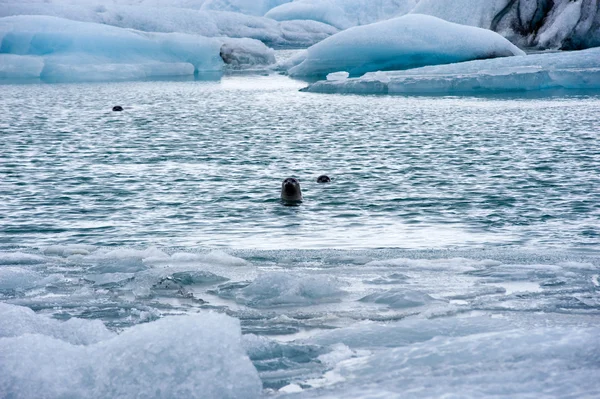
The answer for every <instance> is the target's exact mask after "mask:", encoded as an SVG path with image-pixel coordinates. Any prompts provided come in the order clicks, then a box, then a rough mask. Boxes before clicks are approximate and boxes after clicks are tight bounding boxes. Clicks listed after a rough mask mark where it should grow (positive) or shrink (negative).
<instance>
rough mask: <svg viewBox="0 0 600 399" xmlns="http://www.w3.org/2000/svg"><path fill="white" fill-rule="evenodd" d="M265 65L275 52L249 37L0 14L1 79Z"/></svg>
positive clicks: (91, 77) (121, 76)
mask: <svg viewBox="0 0 600 399" xmlns="http://www.w3.org/2000/svg"><path fill="white" fill-rule="evenodd" d="M224 48H225V49H227V54H228V56H227V58H226V62H227V63H229V64H233V65H235V66H236V67H241V66H249V65H250V66H252V65H255V64H256V63H258V64H263V63H266V64H269V63H273V62H274V61H275V58H274V54H273V50H271V49H269V48H267V47H266V46H265V45H264V44H262V43H260V42H259V41H255V40H252V39H233V38H224V39H217V38H206V37H202V36H195V35H187V34H181V33H147V32H139V31H133V30H128V29H121V28H117V27H113V26H107V25H101V24H95V23H85V22H76V21H71V20H67V19H61V18H55V17H48V16H15V17H6V18H0V79H32V78H38V79H41V80H42V81H116V80H136V79H149V78H159V77H167V76H169V77H173V76H193V75H194V74H199V73H203V72H220V71H221V70H222V69H223V66H224V59H225V58H223V54H222V52H223V49H224Z"/></svg>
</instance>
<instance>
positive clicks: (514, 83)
mask: <svg viewBox="0 0 600 399" xmlns="http://www.w3.org/2000/svg"><path fill="white" fill-rule="evenodd" d="M543 89H600V48H593V49H587V50H581V51H572V52H557V53H543V54H533V55H528V56H525V57H507V58H501V59H493V60H477V61H471V62H464V63H456V64H451V65H438V66H427V67H423V68H416V69H411V70H407V71H394V72H376V73H367V74H365V75H364V76H362V77H360V78H358V79H347V80H343V81H339V80H338V81H332V80H328V81H319V82H316V83H314V84H312V85H311V86H309V87H308V88H307V89H306V90H307V91H311V92H322V93H357V94H446V93H477V92H487V93H493V92H507V91H527V90H543Z"/></svg>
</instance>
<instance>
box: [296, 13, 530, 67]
mask: <svg viewBox="0 0 600 399" xmlns="http://www.w3.org/2000/svg"><path fill="white" fill-rule="evenodd" d="M513 55H524V53H523V51H521V50H519V49H518V48H517V47H516V46H514V45H513V44H511V43H510V42H509V41H508V40H506V39H504V38H503V37H502V36H500V35H498V34H497V33H494V32H492V31H489V30H485V29H480V28H475V27H471V26H463V25H458V24H454V23H451V22H446V21H444V20H441V19H439V18H436V17H431V16H428V15H418V14H412V15H405V16H402V17H398V18H394V19H390V20H387V21H383V22H377V23H374V24H371V25H364V26H358V27H354V28H350V29H347V30H345V31H342V32H340V33H337V34H335V35H333V36H331V37H329V38H327V39H325V40H323V41H321V42H319V43H317V44H315V45H314V46H312V47H310V48H308V49H307V50H306V52H305V53H304V55H303V57H304V59H302V58H297V59H296V60H295V61H294V62H296V63H297V65H295V66H292V67H291V68H289V70H288V72H289V74H290V75H291V76H295V77H325V76H326V75H327V74H328V73H330V72H336V71H346V72H348V73H349V74H350V76H360V75H362V74H364V73H366V72H371V71H378V70H399V69H409V68H416V67H421V66H425V65H437V64H449V63H453V62H461V61H469V60H474V59H482V58H495V57H506V56H513Z"/></svg>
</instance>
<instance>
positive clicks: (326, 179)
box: [317, 175, 331, 183]
mask: <svg viewBox="0 0 600 399" xmlns="http://www.w3.org/2000/svg"><path fill="white" fill-rule="evenodd" d="M330 182H331V179H330V178H329V176H327V175H321V176H319V177H317V183H330Z"/></svg>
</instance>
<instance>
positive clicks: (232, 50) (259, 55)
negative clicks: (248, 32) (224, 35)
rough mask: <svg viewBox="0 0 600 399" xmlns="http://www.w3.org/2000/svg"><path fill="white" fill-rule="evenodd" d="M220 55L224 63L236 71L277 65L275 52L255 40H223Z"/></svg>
mask: <svg viewBox="0 0 600 399" xmlns="http://www.w3.org/2000/svg"><path fill="white" fill-rule="evenodd" d="M223 40H224V43H223V45H222V46H221V49H220V51H219V55H220V56H221V59H222V60H223V62H224V63H225V64H227V65H229V66H231V67H233V68H235V69H242V68H243V69H248V68H251V67H255V66H257V65H270V64H274V63H275V51H274V50H272V49H265V45H264V44H262V43H261V42H259V41H257V40H253V39H223Z"/></svg>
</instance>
